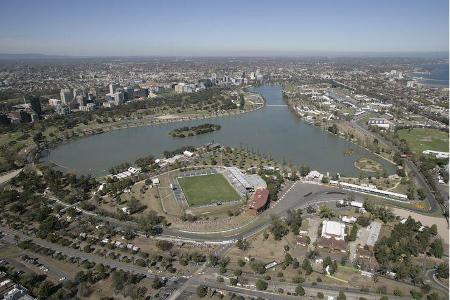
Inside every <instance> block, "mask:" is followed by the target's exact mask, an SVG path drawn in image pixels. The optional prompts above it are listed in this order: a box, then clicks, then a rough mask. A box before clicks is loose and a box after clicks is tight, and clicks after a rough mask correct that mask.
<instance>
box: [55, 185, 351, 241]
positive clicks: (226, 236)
mask: <svg viewBox="0 0 450 300" xmlns="http://www.w3.org/2000/svg"><path fill="white" fill-rule="evenodd" d="M307 194H309V195H308V196H305V195H307ZM344 197H345V195H344V194H343V192H342V191H341V190H339V189H338V188H333V187H327V186H323V185H318V184H312V183H305V182H295V183H294V184H293V185H292V188H291V189H289V191H288V192H287V193H286V194H284V195H283V196H282V197H281V198H280V200H278V201H277V202H275V203H274V204H273V205H272V207H271V208H270V209H268V210H266V211H265V212H264V213H262V214H261V215H260V216H259V219H258V221H255V222H252V223H249V224H248V225H247V226H245V225H244V226H241V227H239V228H237V229H232V230H230V231H227V232H223V233H220V232H211V233H208V232H206V233H205V232H190V231H182V230H179V229H176V228H170V227H167V228H164V230H163V233H162V234H161V235H159V236H157V237H155V238H158V239H169V240H179V241H185V242H189V241H195V242H206V243H217V244H227V243H234V242H235V241H236V240H237V239H239V238H247V237H250V236H252V235H254V234H256V233H258V232H260V231H261V230H263V229H264V228H266V227H267V226H268V225H269V224H270V222H271V218H270V216H278V217H284V216H286V214H287V210H289V209H295V208H305V207H307V206H308V205H311V204H317V203H322V202H330V201H331V202H333V201H336V200H340V199H343V198H344ZM47 198H49V199H50V200H53V201H55V202H56V203H57V204H59V205H61V206H64V207H73V205H72V204H68V203H65V202H63V201H61V200H59V199H57V198H55V197H47ZM76 209H77V211H79V212H80V213H82V215H84V216H87V217H92V218H95V219H97V220H100V221H104V222H108V223H110V224H113V225H116V226H118V227H123V228H126V227H131V228H134V229H136V230H138V229H139V228H138V225H137V223H135V222H131V221H121V220H118V219H115V218H111V217H107V216H102V215H99V214H96V213H94V212H91V211H87V210H84V209H81V208H79V207H77V208H76Z"/></svg>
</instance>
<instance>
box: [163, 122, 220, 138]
mask: <svg viewBox="0 0 450 300" xmlns="http://www.w3.org/2000/svg"><path fill="white" fill-rule="evenodd" d="M221 127H222V126H220V125H218V124H209V123H207V124H201V125H197V126H192V127H188V126H184V127H180V128H177V129H174V130H172V131H171V132H169V135H171V136H172V137H180V138H184V137H189V136H194V135H199V134H205V133H208V132H213V131H217V130H220V128H221Z"/></svg>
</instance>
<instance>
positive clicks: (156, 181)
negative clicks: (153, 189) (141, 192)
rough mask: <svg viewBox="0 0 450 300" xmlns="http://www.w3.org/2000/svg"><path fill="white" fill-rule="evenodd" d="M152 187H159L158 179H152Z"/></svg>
mask: <svg viewBox="0 0 450 300" xmlns="http://www.w3.org/2000/svg"><path fill="white" fill-rule="evenodd" d="M152 185H159V178H158V177H156V178H152Z"/></svg>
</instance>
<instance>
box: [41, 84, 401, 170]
mask: <svg viewBox="0 0 450 300" xmlns="http://www.w3.org/2000/svg"><path fill="white" fill-rule="evenodd" d="M254 91H255V92H258V93H260V94H261V95H262V96H263V97H264V98H265V99H266V104H267V105H268V106H265V107H264V108H262V109H259V110H257V111H254V112H250V113H246V114H241V115H235V116H227V117H220V118H216V119H213V118H211V119H206V120H193V121H183V122H175V123H168V124H159V125H151V126H144V127H133V128H126V129H118V130H113V131H110V132H107V133H103V134H99V135H93V136H88V137H83V138H80V139H77V140H74V141H70V142H68V143H64V144H61V145H59V146H58V147H56V148H55V149H52V150H50V152H49V153H48V154H47V156H45V157H44V158H43V160H44V161H46V162H53V163H55V164H57V165H60V166H64V169H65V170H66V171H71V172H75V173H77V174H80V175H81V174H92V175H94V176H101V175H105V174H107V173H108V172H107V170H108V169H109V168H110V167H112V166H115V165H118V164H119V163H123V162H134V161H135V160H136V159H137V158H139V157H143V156H146V155H148V154H152V155H154V156H155V157H159V156H161V154H162V152H163V151H164V150H174V149H176V148H179V147H181V146H184V145H192V146H201V145H204V144H207V143H209V142H212V141H214V142H218V143H220V144H222V145H224V146H230V147H244V148H246V149H248V150H250V151H258V152H259V153H266V154H270V155H271V156H272V157H273V158H274V159H275V160H277V161H279V162H286V163H292V164H295V165H302V164H303V165H308V166H310V167H311V169H316V170H319V171H321V172H324V173H325V172H330V175H333V174H336V173H340V174H341V175H345V176H358V174H359V170H358V169H357V168H355V166H354V162H355V160H358V159H360V158H362V157H367V158H370V159H373V160H376V161H378V162H380V163H381V164H382V165H383V167H384V168H385V170H386V171H387V173H389V174H393V173H394V172H395V166H394V165H393V164H391V163H390V162H388V161H386V160H383V159H381V158H380V157H378V156H376V155H375V154H373V153H370V152H369V151H367V150H365V149H363V148H361V147H359V146H356V145H354V144H352V143H350V142H348V141H346V140H344V139H342V138H339V137H337V136H335V135H332V134H328V133H327V132H324V131H322V130H321V129H319V128H316V127H314V126H312V125H309V124H307V123H305V122H304V121H303V120H300V119H299V118H298V117H297V116H295V115H294V113H293V112H291V111H290V110H289V108H288V107H287V106H285V102H284V100H283V96H282V91H281V88H280V87H278V86H262V87H257V88H254ZM270 105H280V106H270ZM202 123H215V124H220V125H221V126H222V129H221V130H219V131H215V132H212V133H207V134H203V135H198V136H194V137H188V138H173V137H171V136H169V134H168V133H169V132H170V131H171V130H173V129H175V128H178V127H182V126H194V125H198V124H202ZM349 148H352V149H354V152H353V154H352V155H344V152H345V151H346V150H348V149H349Z"/></svg>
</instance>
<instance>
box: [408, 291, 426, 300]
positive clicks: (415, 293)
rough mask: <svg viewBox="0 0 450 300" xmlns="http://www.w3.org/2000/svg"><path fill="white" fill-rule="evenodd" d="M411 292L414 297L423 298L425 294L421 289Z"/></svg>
mask: <svg viewBox="0 0 450 300" xmlns="http://www.w3.org/2000/svg"><path fill="white" fill-rule="evenodd" d="M409 292H410V293H411V296H412V297H413V299H422V297H423V295H422V293H421V292H420V291H416V290H411V291H409Z"/></svg>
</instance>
